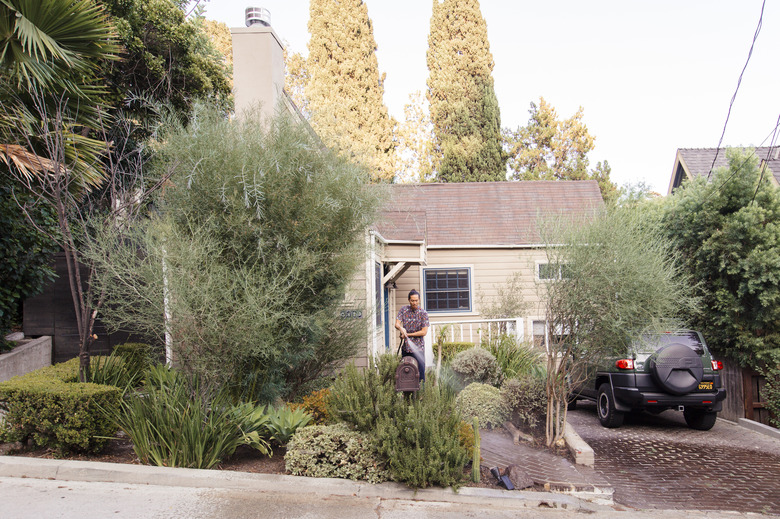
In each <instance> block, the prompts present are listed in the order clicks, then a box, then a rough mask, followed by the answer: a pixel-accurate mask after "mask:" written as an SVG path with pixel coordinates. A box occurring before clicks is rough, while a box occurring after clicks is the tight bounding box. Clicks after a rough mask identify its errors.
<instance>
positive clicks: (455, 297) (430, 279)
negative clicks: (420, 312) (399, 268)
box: [424, 268, 471, 312]
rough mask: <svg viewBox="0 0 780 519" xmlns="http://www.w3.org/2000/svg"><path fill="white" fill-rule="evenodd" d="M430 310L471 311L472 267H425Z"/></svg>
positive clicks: (426, 301)
mask: <svg viewBox="0 0 780 519" xmlns="http://www.w3.org/2000/svg"><path fill="white" fill-rule="evenodd" d="M424 272H425V309H426V310H427V311H428V312H469V311H471V280H470V274H471V269H469V268H456V269H425V271H424Z"/></svg>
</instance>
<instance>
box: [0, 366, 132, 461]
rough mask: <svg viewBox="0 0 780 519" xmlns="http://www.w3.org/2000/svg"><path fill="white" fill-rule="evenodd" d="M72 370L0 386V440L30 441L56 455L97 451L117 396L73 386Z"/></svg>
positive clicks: (110, 428) (108, 432) (50, 370)
mask: <svg viewBox="0 0 780 519" xmlns="http://www.w3.org/2000/svg"><path fill="white" fill-rule="evenodd" d="M78 369H79V359H78V358H76V359H71V360H69V361H68V362H64V363H61V364H56V365H54V366H49V367H46V368H43V369H39V370H37V371H33V372H31V373H28V374H26V375H23V376H20V377H14V378H13V379H11V380H9V381H6V382H3V383H0V402H2V404H1V405H2V408H3V409H5V411H6V415H5V421H4V423H3V433H2V437H3V439H4V440H5V441H26V440H27V439H32V441H33V443H34V444H35V445H36V446H39V447H49V448H52V449H54V450H55V451H56V452H57V453H58V454H65V453H67V452H71V451H88V452H96V451H99V450H100V449H101V448H102V447H103V446H104V444H105V442H106V440H107V437H110V436H112V435H113V434H114V432H115V431H116V425H115V424H114V421H113V418H112V415H114V414H115V413H116V412H117V408H118V406H119V400H120V390H119V389H118V388H116V387H114V386H106V385H99V384H93V383H86V384H82V383H79V382H78ZM104 411H105V412H104Z"/></svg>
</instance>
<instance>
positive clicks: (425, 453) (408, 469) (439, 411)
mask: <svg viewBox="0 0 780 519" xmlns="http://www.w3.org/2000/svg"><path fill="white" fill-rule="evenodd" d="M421 392H422V395H420V398H412V399H411V401H410V402H409V401H407V400H406V399H405V398H398V399H396V400H395V401H394V402H393V405H392V406H391V407H390V408H389V409H388V410H387V411H383V412H382V413H381V414H380V416H379V420H378V421H377V425H376V437H377V438H378V441H379V452H380V453H381V454H383V455H384V456H385V457H386V458H387V459H388V464H389V468H390V471H391V472H392V474H393V477H394V479H396V480H398V481H401V482H404V483H406V484H407V485H409V486H411V487H414V488H424V487H427V486H431V485H441V486H444V487H446V486H452V487H456V488H457V487H458V486H459V485H460V483H461V481H462V479H463V469H464V467H465V466H466V463H468V461H469V458H470V456H471V451H469V450H467V449H466V448H465V447H464V446H463V444H462V443H461V436H460V433H459V431H460V427H461V423H462V422H461V416H460V413H458V412H457V410H456V409H455V408H454V407H455V406H454V405H453V404H454V401H453V398H452V395H451V393H450V392H449V391H447V390H446V389H445V388H442V387H441V386H437V385H434V384H432V383H430V382H426V383H425V385H424V386H423V388H422V390H421Z"/></svg>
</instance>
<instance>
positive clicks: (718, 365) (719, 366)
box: [712, 360, 723, 371]
mask: <svg viewBox="0 0 780 519" xmlns="http://www.w3.org/2000/svg"><path fill="white" fill-rule="evenodd" d="M712 369H713V370H714V371H720V370H722V369H723V363H722V362H721V361H719V360H713V361H712Z"/></svg>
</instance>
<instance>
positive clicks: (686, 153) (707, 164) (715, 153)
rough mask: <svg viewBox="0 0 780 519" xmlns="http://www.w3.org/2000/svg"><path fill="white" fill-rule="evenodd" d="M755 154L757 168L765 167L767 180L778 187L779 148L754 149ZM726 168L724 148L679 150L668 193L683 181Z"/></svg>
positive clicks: (726, 160)
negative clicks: (757, 159) (757, 160)
mask: <svg viewBox="0 0 780 519" xmlns="http://www.w3.org/2000/svg"><path fill="white" fill-rule="evenodd" d="M755 154H756V156H757V157H758V158H759V161H760V162H759V168H763V167H764V166H766V167H767V170H768V171H769V172H770V173H769V174H768V175H767V176H768V178H769V179H770V180H771V181H772V183H773V184H774V185H775V186H780V148H777V147H770V146H763V147H759V148H755ZM713 160H714V161H715V164H714V165H713ZM726 166H728V159H727V158H726V148H720V149H718V148H680V149H678V150H677V155H675V158H674V168H673V169H672V178H671V179H670V181H669V191H668V193H669V194H671V193H672V191H674V190H675V189H676V188H678V187H680V185H681V184H682V182H683V180H686V179H687V180H692V179H694V178H698V177H706V176H707V175H708V174H709V173H710V171H711V170H715V169H718V168H722V167H726Z"/></svg>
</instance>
